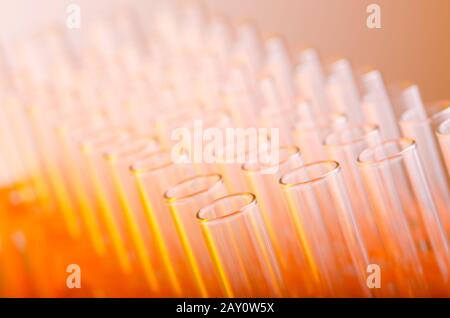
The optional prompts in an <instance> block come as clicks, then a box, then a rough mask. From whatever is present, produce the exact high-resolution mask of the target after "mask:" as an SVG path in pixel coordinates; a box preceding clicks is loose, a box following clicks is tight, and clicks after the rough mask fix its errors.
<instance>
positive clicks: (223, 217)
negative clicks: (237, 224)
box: [196, 192, 257, 224]
mask: <svg viewBox="0 0 450 318" xmlns="http://www.w3.org/2000/svg"><path fill="white" fill-rule="evenodd" d="M239 196H241V197H244V196H246V197H248V198H249V200H248V202H247V203H245V204H244V205H243V206H242V207H240V208H239V209H233V211H232V212H229V213H227V214H225V215H221V216H218V217H213V218H204V217H202V216H201V213H202V212H203V211H204V210H206V209H208V208H211V207H213V206H214V205H215V204H217V202H220V201H223V200H226V199H229V198H234V197H239ZM256 204H257V200H256V195H254V194H253V193H251V192H239V193H233V194H227V195H225V196H223V197H220V198H218V199H215V200H213V201H211V203H210V204H208V205H207V206H204V207H202V208H200V209H199V210H198V212H197V213H196V218H197V220H198V221H199V222H200V223H201V224H206V223H210V224H211V223H217V222H220V221H223V220H226V219H230V218H233V217H236V216H237V215H240V214H242V213H245V212H247V211H248V210H249V209H251V208H252V207H255V206H256Z"/></svg>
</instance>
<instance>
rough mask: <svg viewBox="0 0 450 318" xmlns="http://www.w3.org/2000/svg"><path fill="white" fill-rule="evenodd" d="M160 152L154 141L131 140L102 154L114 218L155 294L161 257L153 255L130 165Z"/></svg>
mask: <svg viewBox="0 0 450 318" xmlns="http://www.w3.org/2000/svg"><path fill="white" fill-rule="evenodd" d="M157 149H158V145H157V143H156V141H155V139H154V138H152V137H150V136H149V137H143V136H130V138H129V139H127V140H123V141H121V142H118V143H116V144H114V145H111V146H109V147H107V149H105V150H104V151H103V154H104V159H105V161H106V165H107V166H108V168H107V169H108V172H109V173H108V174H107V175H108V176H109V178H107V179H106V180H104V181H105V182H106V183H109V184H111V185H112V188H111V187H109V186H108V185H107V184H104V187H105V188H106V189H110V190H112V191H107V193H106V195H107V200H108V202H109V203H110V207H111V209H112V211H111V212H112V214H113V217H114V219H115V220H116V223H117V224H118V225H119V230H120V231H121V234H122V237H129V239H130V241H131V245H132V246H133V250H134V252H135V254H136V256H137V259H138V261H139V265H140V267H141V268H142V271H143V275H144V277H145V279H146V282H147V283H148V285H149V287H150V290H151V291H152V292H153V293H156V292H160V289H161V288H162V284H161V282H160V281H158V272H157V271H156V270H155V265H154V259H155V258H157V257H159V255H156V254H152V253H151V251H153V246H151V245H150V242H149V235H150V234H149V233H148V228H147V227H146V226H145V219H144V212H143V211H142V210H140V209H139V207H140V205H139V204H138V203H139V197H138V193H137V189H136V187H135V183H134V179H133V178H132V175H131V174H130V172H129V167H130V165H131V164H132V163H133V162H134V161H136V160H138V159H139V158H142V157H145V156H148V155H150V154H152V153H153V152H155V151H156V150H157Z"/></svg>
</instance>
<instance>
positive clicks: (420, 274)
mask: <svg viewBox="0 0 450 318" xmlns="http://www.w3.org/2000/svg"><path fill="white" fill-rule="evenodd" d="M416 147H417V146H416V143H415V142H414V141H413V140H411V139H406V138H402V139H398V140H393V141H387V142H384V143H382V144H380V145H376V146H373V147H369V148H367V149H366V150H364V151H363V152H362V153H361V154H360V155H359V158H358V166H359V169H360V171H361V174H362V176H363V180H364V184H365V187H366V189H367V192H368V194H369V199H370V202H371V204H372V206H373V207H374V212H375V218H376V220H377V224H378V225H379V229H380V232H381V235H382V239H383V242H384V244H385V246H386V250H387V252H388V253H389V254H390V257H391V259H392V260H393V266H395V270H398V271H400V272H401V275H402V277H410V279H407V280H405V279H404V278H403V279H400V280H399V281H397V286H396V288H398V293H399V294H402V295H404V296H417V295H430V294H431V295H433V294H438V295H439V294H441V293H443V294H444V295H445V294H446V293H447V292H448V290H447V288H448V279H449V277H448V274H449V273H448V269H449V267H448V266H449V263H448V262H449V257H450V256H449V255H450V254H449V249H448V242H447V237H446V235H445V232H444V229H443V226H442V222H441V219H440V217H439V214H438V210H437V207H436V203H435V202H434V200H433V196H432V194H431V191H430V187H429V185H428V181H427V179H426V177H425V174H424V171H423V168H422V164H421V162H420V160H419V156H418V153H417V149H416ZM430 283H433V284H434V285H433V286H434V287H433V290H430V289H429V286H427V285H428V284H430Z"/></svg>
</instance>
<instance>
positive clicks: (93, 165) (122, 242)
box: [79, 127, 133, 275]
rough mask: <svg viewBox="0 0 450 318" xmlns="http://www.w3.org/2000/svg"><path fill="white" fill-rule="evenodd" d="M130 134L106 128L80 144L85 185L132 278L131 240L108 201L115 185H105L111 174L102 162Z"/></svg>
mask: <svg viewBox="0 0 450 318" xmlns="http://www.w3.org/2000/svg"><path fill="white" fill-rule="evenodd" d="M128 136H129V135H128V133H127V132H126V131H124V130H121V129H118V128H116V127H106V128H105V129H103V130H101V131H99V132H98V133H97V134H95V135H91V134H89V135H88V136H84V138H82V140H81V141H80V143H79V147H80V151H81V154H82V158H83V159H82V164H83V167H84V168H85V169H86V172H87V173H86V174H85V176H84V178H85V182H84V184H85V185H89V186H90V187H89V188H88V189H87V190H88V193H89V197H90V200H91V202H92V203H93V207H94V209H95V210H96V211H98V215H99V219H100V220H101V224H102V226H103V227H104V229H105V232H106V235H107V237H108V241H109V242H110V247H111V250H112V252H113V255H114V257H115V258H116V260H117V262H118V264H119V268H120V269H121V270H122V272H123V274H125V275H130V274H131V273H132V271H133V268H132V264H131V259H130V254H129V245H128V243H129V240H127V236H125V235H124V232H123V231H122V230H121V227H120V221H118V220H117V219H116V218H115V217H114V216H115V215H114V211H113V207H112V206H111V203H112V202H110V201H109V200H108V197H109V195H108V193H109V191H112V184H110V183H108V182H106V181H105V180H107V179H108V174H109V172H108V170H107V167H106V165H105V164H104V162H103V152H104V151H105V150H106V149H108V147H111V144H113V143H120V142H123V141H125V140H127V138H128Z"/></svg>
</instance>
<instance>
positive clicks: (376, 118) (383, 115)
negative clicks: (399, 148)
mask: <svg viewBox="0 0 450 318" xmlns="http://www.w3.org/2000/svg"><path fill="white" fill-rule="evenodd" d="M362 81H363V84H364V88H365V91H366V95H365V96H364V98H363V100H364V101H363V103H362V108H363V112H364V117H365V119H366V121H367V122H369V123H372V124H376V125H377V126H378V127H379V129H380V134H381V138H382V139H383V140H388V139H392V138H398V137H399V136H400V133H399V129H398V123H397V118H396V114H395V112H394V108H393V107H392V104H391V101H390V98H389V95H388V93H387V91H386V87H385V84H384V81H383V78H382V76H381V73H380V72H379V71H377V70H373V71H370V72H368V73H366V74H364V75H363V77H362Z"/></svg>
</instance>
